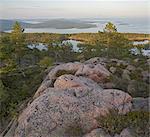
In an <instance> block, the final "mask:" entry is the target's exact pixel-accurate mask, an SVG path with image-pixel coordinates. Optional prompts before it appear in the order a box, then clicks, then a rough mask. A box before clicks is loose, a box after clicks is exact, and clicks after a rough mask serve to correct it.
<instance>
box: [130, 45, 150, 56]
mask: <svg viewBox="0 0 150 137" xmlns="http://www.w3.org/2000/svg"><path fill="white" fill-rule="evenodd" d="M130 51H131V54H133V55H140V54H142V55H143V56H148V57H150V50H149V49H148V50H145V49H141V51H140V50H139V49H138V48H137V47H134V48H131V49H130Z"/></svg>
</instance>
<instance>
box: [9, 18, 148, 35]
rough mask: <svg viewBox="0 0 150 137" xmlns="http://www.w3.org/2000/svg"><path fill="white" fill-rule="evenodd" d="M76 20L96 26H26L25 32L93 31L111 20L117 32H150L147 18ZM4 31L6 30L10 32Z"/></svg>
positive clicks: (63, 32)
mask: <svg viewBox="0 0 150 137" xmlns="http://www.w3.org/2000/svg"><path fill="white" fill-rule="evenodd" d="M78 21H82V22H86V23H91V24H95V25H96V26H97V27H94V28H85V29H77V28H72V29H56V28H26V29H25V32H26V33H43V32H47V33H60V34H72V33H88V32H89V33H95V32H98V31H103V28H104V27H105V25H106V23H107V22H109V21H111V22H113V23H114V24H115V25H116V26H117V28H118V32H130V33H131V32H132V33H150V25H149V21H148V19H147V18H141V19H137V18H135V19H134V18H132V19H131V18H130V19H129V18H119V19H114V18H112V19H111V18H110V19H78ZM24 22H30V23H33V24H35V23H38V22H40V21H33V22H32V21H29V20H24ZM10 31H11V30H9V31H6V32H10Z"/></svg>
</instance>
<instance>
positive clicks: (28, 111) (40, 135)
mask: <svg viewBox="0 0 150 137" xmlns="http://www.w3.org/2000/svg"><path fill="white" fill-rule="evenodd" d="M111 75H112V72H110V71H109V70H107V69H106V67H105V62H103V60H101V59H100V58H94V59H90V60H88V61H86V62H84V63H79V62H75V63H66V64H60V65H57V66H55V67H53V68H52V69H49V72H48V74H47V76H46V78H45V79H44V81H43V82H42V84H41V86H40V87H39V88H38V90H37V91H36V93H35V95H34V96H33V100H32V101H31V102H30V103H28V106H27V107H26V108H25V109H24V110H23V112H21V113H20V115H19V117H18V119H17V125H16V126H15V129H14V130H13V131H14V132H13V133H11V135H10V134H6V135H5V137H10V136H11V137H111V136H110V135H109V134H106V133H105V132H104V131H103V130H102V129H101V127H99V126H98V123H97V118H98V117H105V116H107V114H109V113H110V112H111V110H116V111H117V113H119V114H123V115H124V114H126V113H128V112H130V111H131V110H132V109H133V103H132V101H134V102H135V108H134V109H138V108H137V107H138V106H136V104H137V103H136V102H139V100H136V99H133V98H132V97H131V96H130V95H129V94H128V93H126V92H124V91H121V90H117V89H113V88H110V89H104V88H103V87H101V86H100V85H101V84H104V83H106V82H109V79H110V77H111ZM144 101H145V100H144ZM81 129H82V130H81ZM124 132H127V131H126V130H124V131H123V132H122V133H121V134H120V135H118V137H124V136H123V135H122V134H125V133H124ZM8 133H9V132H8ZM127 134H129V133H128V132H127ZM130 136H131V135H130Z"/></svg>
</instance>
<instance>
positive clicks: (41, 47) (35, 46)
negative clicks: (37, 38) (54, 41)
mask: <svg viewBox="0 0 150 137" xmlns="http://www.w3.org/2000/svg"><path fill="white" fill-rule="evenodd" d="M27 47H28V48H30V49H38V50H40V51H42V50H48V47H47V45H46V44H43V43H38V44H29V45H28V46H27Z"/></svg>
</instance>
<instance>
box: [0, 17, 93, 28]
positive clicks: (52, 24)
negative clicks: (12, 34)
mask: <svg viewBox="0 0 150 137" xmlns="http://www.w3.org/2000/svg"><path fill="white" fill-rule="evenodd" d="M15 21H16V20H2V19H0V31H6V30H11V29H12V26H13V24H14V23H15ZM19 23H20V24H21V25H22V27H23V28H56V29H71V28H78V29H84V28H94V27H96V25H94V24H90V23H86V22H82V21H79V20H69V19H52V20H47V21H43V22H41V23H36V24H35V23H34V24H32V23H26V22H25V21H23V20H21V21H20V20H19Z"/></svg>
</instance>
